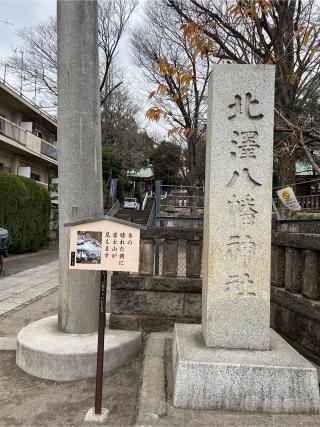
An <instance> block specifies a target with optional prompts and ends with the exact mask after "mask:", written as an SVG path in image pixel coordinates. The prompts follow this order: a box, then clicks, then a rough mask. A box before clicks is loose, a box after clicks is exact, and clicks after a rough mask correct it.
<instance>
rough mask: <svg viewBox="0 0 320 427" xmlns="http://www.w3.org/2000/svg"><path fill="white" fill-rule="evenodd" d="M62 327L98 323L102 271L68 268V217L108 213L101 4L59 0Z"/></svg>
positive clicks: (69, 329)
mask: <svg viewBox="0 0 320 427" xmlns="http://www.w3.org/2000/svg"><path fill="white" fill-rule="evenodd" d="M57 6H58V7H57V25H58V28H57V30H58V141H59V152H58V156H59V228H60V234H59V240H60V243H59V258H60V277H59V311H58V325H59V329H61V330H62V331H64V332H66V333H70V334H81V333H89V332H94V331H96V330H97V327H98V296H99V277H100V272H93V271H69V270H68V262H69V259H68V258H69V254H68V246H69V233H68V229H66V228H65V227H64V224H65V223H67V222H71V221H75V220H81V219H84V218H88V217H94V216H101V215H102V214H103V198H102V169H101V121H100V103H99V61H98V22H97V20H98V5H97V1H96V0H82V1H78V0H58V1H57Z"/></svg>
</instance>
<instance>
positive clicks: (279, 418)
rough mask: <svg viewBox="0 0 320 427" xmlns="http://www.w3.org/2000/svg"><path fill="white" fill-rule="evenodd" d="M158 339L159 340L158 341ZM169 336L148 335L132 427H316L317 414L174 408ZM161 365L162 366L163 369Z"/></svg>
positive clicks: (318, 423) (317, 422)
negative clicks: (133, 425) (133, 426)
mask: <svg viewBox="0 0 320 427" xmlns="http://www.w3.org/2000/svg"><path fill="white" fill-rule="evenodd" d="M161 341H162V342H161ZM171 347H172V339H171V336H170V335H169V334H166V333H161V334H160V333H152V334H150V335H149V338H148V341H147V344H146V350H145V352H144V361H143V368H142V374H141V378H142V384H141V388H140V393H139V400H138V407H137V410H136V418H135V426H136V427H137V426H158V427H160V426H166V427H173V426H181V427H187V426H190V427H191V426H192V427H194V426H199V427H200V426H201V427H203V426H217V427H218V426H219V427H221V426H230V427H231V426H246V427H247V426H269V427H275V426H276V427H281V426H286V427H289V426H290V427H292V426H305V427H310V426H319V425H320V415H306V414H301V415H300V414H295V415H293V414H268V413H264V414H261V413H246V412H240V411H222V410H220V411H219V410H215V411H206V410H201V411H200V410H191V409H180V408H175V407H174V406H173V404H172V391H173V390H172V386H173V381H172V353H171ZM163 367H164V368H163Z"/></svg>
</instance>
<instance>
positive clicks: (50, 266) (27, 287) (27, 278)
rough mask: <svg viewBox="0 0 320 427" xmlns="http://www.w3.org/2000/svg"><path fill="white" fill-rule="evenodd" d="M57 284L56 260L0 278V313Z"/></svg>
mask: <svg viewBox="0 0 320 427" xmlns="http://www.w3.org/2000/svg"><path fill="white" fill-rule="evenodd" d="M57 286H58V261H51V262H49V263H46V264H43V265H39V266H37V267H34V268H30V269H29V270H24V271H21V272H19V273H16V274H12V275H10V276H6V277H2V278H0V315H2V314H5V313H7V312H9V311H11V310H14V309H16V308H17V307H19V306H21V305H23V304H25V303H27V302H28V301H30V300H32V299H34V298H37V297H38V296H39V295H42V294H44V293H46V292H48V291H49V290H51V289H53V288H55V287H57Z"/></svg>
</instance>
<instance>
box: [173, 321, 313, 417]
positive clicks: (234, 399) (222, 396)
mask: <svg viewBox="0 0 320 427" xmlns="http://www.w3.org/2000/svg"><path fill="white" fill-rule="evenodd" d="M173 375H174V394H173V403H174V405H175V406H178V407H180V408H196V409H224V410H237V411H251V412H255V411H257V412H270V413H282V412H284V413H318V412H319V386H318V378H317V371H316V369H315V368H314V367H313V366H312V365H311V364H310V363H309V362H308V361H307V360H306V359H304V358H303V357H302V356H301V355H300V354H299V353H298V352H297V351H295V350H294V349H293V348H292V347H291V346H290V345H289V344H288V343H287V342H286V341H285V340H284V339H283V338H281V337H280V336H279V335H278V334H276V333H275V332H274V331H273V330H272V329H271V330H270V350H268V351H265V350H263V351H260V350H237V349H223V348H208V347H206V346H205V342H204V339H203V336H202V333H201V326H200V325H185V324H176V325H175V331H174V341H173Z"/></svg>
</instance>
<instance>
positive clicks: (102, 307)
mask: <svg viewBox="0 0 320 427" xmlns="http://www.w3.org/2000/svg"><path fill="white" fill-rule="evenodd" d="M106 288H107V271H101V285H100V300H99V326H98V350H97V373H96V398H95V413H96V414H99V415H100V414H101V402H102V383H103V359H104V331H105V326H106Z"/></svg>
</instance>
